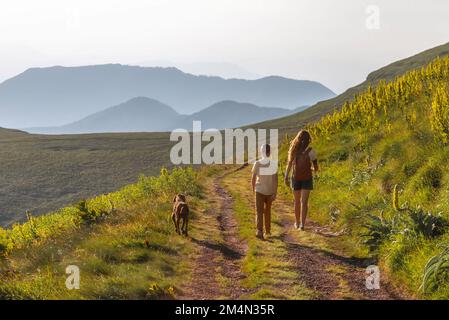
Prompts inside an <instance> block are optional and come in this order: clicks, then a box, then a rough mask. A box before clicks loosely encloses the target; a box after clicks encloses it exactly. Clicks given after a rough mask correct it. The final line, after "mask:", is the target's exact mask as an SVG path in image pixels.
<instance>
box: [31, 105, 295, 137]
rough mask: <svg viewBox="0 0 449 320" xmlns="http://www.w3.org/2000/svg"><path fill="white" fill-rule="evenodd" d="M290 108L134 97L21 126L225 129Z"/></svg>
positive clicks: (66, 130)
mask: <svg viewBox="0 0 449 320" xmlns="http://www.w3.org/2000/svg"><path fill="white" fill-rule="evenodd" d="M300 108H304V107H300ZM292 112H294V111H293V110H288V109H283V108H270V107H261V106H256V105H254V104H251V103H242V102H237V101H233V100H224V101H220V102H217V103H214V104H212V105H211V106H209V107H207V108H205V109H203V110H201V111H199V112H196V113H194V114H191V115H183V114H179V113H178V112H176V111H175V110H174V109H173V108H172V107H170V106H168V105H166V104H164V103H161V102H160V101H157V100H155V99H151V98H148V97H136V98H133V99H130V100H128V101H126V102H123V103H121V104H118V105H116V106H112V107H109V108H106V109H104V110H102V111H99V112H96V113H94V114H91V115H89V116H87V117H84V118H83V119H80V120H78V121H75V122H72V123H69V124H67V125H63V126H58V127H35V128H27V129H24V130H25V131H27V132H29V133H37V134H84V133H108V132H164V131H172V130H174V129H179V128H184V129H187V130H191V129H192V122H193V121H201V122H202V128H203V129H212V128H214V129H225V128H235V127H239V126H242V125H246V124H249V123H251V122H253V121H263V120H267V119H274V118H279V117H281V116H284V115H287V114H290V113H292Z"/></svg>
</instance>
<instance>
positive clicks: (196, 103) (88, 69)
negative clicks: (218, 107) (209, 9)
mask: <svg viewBox="0 0 449 320" xmlns="http://www.w3.org/2000/svg"><path fill="white" fill-rule="evenodd" d="M139 96H144V97H151V98H153V99H156V100H158V101H161V102H162V103H165V104H167V105H170V106H171V107H172V108H173V109H174V110H176V111H177V112H178V113H182V114H192V113H194V112H198V111H200V110H202V109H204V108H206V107H208V106H210V105H212V104H214V103H216V102H219V101H223V100H234V101H241V102H248V103H252V104H255V105H260V106H267V107H280V108H286V109H294V108H297V107H298V106H303V105H312V104H314V103H316V102H317V101H321V100H325V99H329V98H331V97H334V96H335V94H334V93H333V92H332V91H331V90H329V89H328V88H326V87H325V86H323V85H322V84H320V83H318V82H313V81H306V80H293V79H287V78H283V77H277V76H270V77H265V78H261V79H258V80H241V79H223V78H220V77H209V76H195V75H191V74H188V73H184V72H182V71H180V70H178V69H176V68H159V67H156V68H154V67H139V66H127V65H120V64H106V65H94V66H82V67H61V66H56V67H49V68H31V69H28V70H27V71H25V72H23V73H21V74H19V75H17V76H16V77H13V78H11V79H9V80H6V81H4V82H3V83H1V84H0V126H2V127H10V128H26V127H36V126H39V127H41V126H60V125H63V124H65V123H71V122H74V121H77V120H79V119H81V118H83V117H86V116H87V115H90V114H93V113H95V112H98V111H101V110H104V109H106V108H108V107H110V106H114V105H118V104H119V103H121V102H123V101H128V100H130V99H132V98H135V97H139Z"/></svg>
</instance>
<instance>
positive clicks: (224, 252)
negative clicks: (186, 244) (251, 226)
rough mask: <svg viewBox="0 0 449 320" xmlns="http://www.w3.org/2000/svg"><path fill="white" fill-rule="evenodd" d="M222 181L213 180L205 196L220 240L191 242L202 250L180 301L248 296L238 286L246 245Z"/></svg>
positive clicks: (208, 212)
mask: <svg viewBox="0 0 449 320" xmlns="http://www.w3.org/2000/svg"><path fill="white" fill-rule="evenodd" d="M221 179H222V177H220V178H217V179H215V180H214V182H213V188H212V190H210V191H209V194H208V195H207V197H208V199H211V202H212V203H213V205H212V207H211V208H210V209H209V210H208V211H207V212H206V215H208V217H209V218H212V220H211V221H212V225H211V227H213V229H214V230H212V233H215V232H219V233H220V238H221V239H220V240H218V241H217V240H216V239H211V238H207V239H205V240H195V239H192V240H193V241H196V242H197V243H198V244H199V245H200V246H201V247H202V248H201V253H200V255H199V256H198V258H197V260H196V262H195V269H194V270H193V274H192V281H191V283H190V285H189V286H188V288H187V289H185V290H184V291H183V293H182V295H181V296H180V297H179V298H180V299H195V300H197V299H198V300H202V299H219V298H225V299H239V298H240V297H241V296H242V295H245V294H247V293H249V292H248V290H247V289H245V288H243V287H241V286H240V285H239V283H240V281H241V280H242V279H244V277H245V276H244V274H243V273H242V271H241V259H242V258H243V257H244V256H245V254H246V251H247V246H246V244H245V243H244V242H243V241H241V239H239V237H238V234H237V233H238V224H237V221H236V219H235V217H234V213H233V209H232V205H233V199H232V197H231V196H230V194H229V193H228V191H227V190H226V189H224V188H223V187H221V185H220V181H221ZM214 218H215V219H214Z"/></svg>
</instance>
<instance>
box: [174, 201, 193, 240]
mask: <svg viewBox="0 0 449 320" xmlns="http://www.w3.org/2000/svg"><path fill="white" fill-rule="evenodd" d="M171 218H172V220H173V223H174V224H175V229H176V232H177V233H178V234H183V235H185V236H187V227H188V224H189V206H188V205H187V203H186V196H185V195H183V194H181V193H178V194H177V195H176V196H175V197H174V198H173V213H172V215H171ZM181 219H182V226H181V228H179V223H180V221H181Z"/></svg>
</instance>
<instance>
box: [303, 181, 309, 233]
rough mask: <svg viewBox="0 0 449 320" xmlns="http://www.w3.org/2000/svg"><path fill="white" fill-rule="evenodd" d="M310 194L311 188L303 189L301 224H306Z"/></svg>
mask: <svg viewBox="0 0 449 320" xmlns="http://www.w3.org/2000/svg"><path fill="white" fill-rule="evenodd" d="M309 195H310V190H301V224H302V226H303V227H304V226H305V224H306V218H307V213H308V211H309Z"/></svg>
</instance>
